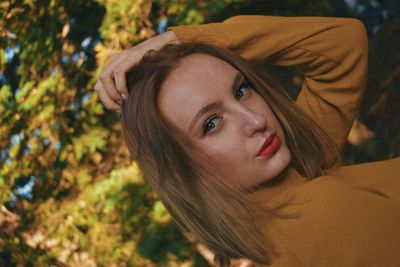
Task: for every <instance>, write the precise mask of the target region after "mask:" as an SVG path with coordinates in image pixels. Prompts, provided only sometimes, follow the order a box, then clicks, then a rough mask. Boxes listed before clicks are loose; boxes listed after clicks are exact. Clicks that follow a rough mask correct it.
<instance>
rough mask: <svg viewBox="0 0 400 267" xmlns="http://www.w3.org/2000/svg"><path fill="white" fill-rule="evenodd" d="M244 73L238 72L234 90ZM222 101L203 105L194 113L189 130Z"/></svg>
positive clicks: (233, 86) (233, 85) (234, 81)
mask: <svg viewBox="0 0 400 267" xmlns="http://www.w3.org/2000/svg"><path fill="white" fill-rule="evenodd" d="M242 77H243V75H242V73H241V72H237V74H236V76H235V78H234V80H233V83H232V87H231V88H232V91H235V89H236V88H237V86H238V84H239V82H240V81H241V79H242ZM221 105H222V103H221V102H212V103H210V104H208V105H206V106H204V107H202V108H201V109H200V110H199V111H198V112H197V113H196V115H194V117H193V120H192V121H191V122H190V125H189V131H191V130H192V129H193V127H194V126H195V124H196V123H197V121H198V120H199V119H200V117H201V116H203V115H204V114H205V113H207V112H209V111H210V110H213V109H216V108H218V107H219V106H221Z"/></svg>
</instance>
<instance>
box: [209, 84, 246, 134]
mask: <svg viewBox="0 0 400 267" xmlns="http://www.w3.org/2000/svg"><path fill="white" fill-rule="evenodd" d="M249 87H250V85H249V83H248V82H247V81H245V82H243V83H242V84H241V85H240V86H239V87H238V89H237V90H236V92H235V98H236V99H237V100H240V99H241V98H242V97H244V96H245V94H246V93H247V92H245V93H243V95H242V96H241V97H239V98H238V97H237V93H238V92H239V91H240V90H241V89H242V88H246V89H248V88H249ZM217 118H219V117H218V116H217V115H216V114H213V115H212V116H211V117H210V118H208V119H207V120H206V121H205V122H204V124H203V135H207V134H208V133H209V132H210V131H211V130H212V129H214V128H215V127H216V126H215V123H214V127H213V128H211V129H208V125H209V124H210V123H211V122H212V121H213V120H214V119H217Z"/></svg>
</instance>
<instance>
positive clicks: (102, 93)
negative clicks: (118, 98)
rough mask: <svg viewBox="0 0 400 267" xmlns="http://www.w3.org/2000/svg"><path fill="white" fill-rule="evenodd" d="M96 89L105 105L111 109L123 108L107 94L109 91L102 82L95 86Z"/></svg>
mask: <svg viewBox="0 0 400 267" xmlns="http://www.w3.org/2000/svg"><path fill="white" fill-rule="evenodd" d="M95 90H96V91H97V93H98V94H99V97H100V100H101V102H103V104H104V106H106V108H107V109H110V110H115V111H117V110H121V105H120V104H118V103H116V102H114V101H113V100H112V99H111V98H110V96H109V95H108V94H107V91H106V90H104V88H103V87H102V86H101V83H97V84H96V86H95Z"/></svg>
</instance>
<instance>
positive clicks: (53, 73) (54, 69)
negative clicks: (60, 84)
mask: <svg viewBox="0 0 400 267" xmlns="http://www.w3.org/2000/svg"><path fill="white" fill-rule="evenodd" d="M57 74H58V71H57V69H56V68H53V69H52V70H51V72H50V75H51V76H53V77H54V76H57Z"/></svg>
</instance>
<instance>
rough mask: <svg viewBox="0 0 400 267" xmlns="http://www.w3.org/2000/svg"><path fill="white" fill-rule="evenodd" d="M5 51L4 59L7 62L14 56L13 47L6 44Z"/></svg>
mask: <svg viewBox="0 0 400 267" xmlns="http://www.w3.org/2000/svg"><path fill="white" fill-rule="evenodd" d="M5 52H6V59H7V61H8V62H10V61H11V60H12V59H13V58H14V55H15V50H14V47H11V46H7V47H6V49H5Z"/></svg>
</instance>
